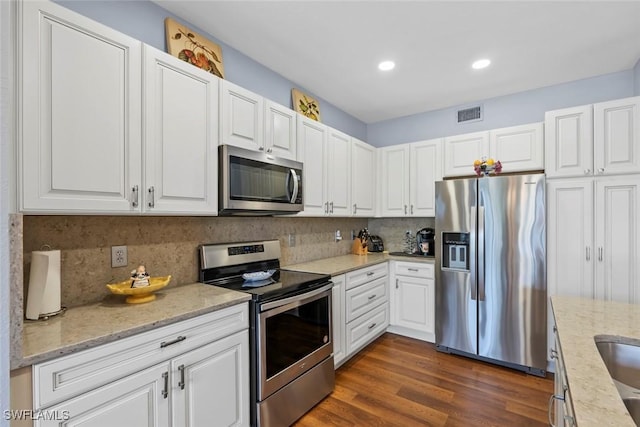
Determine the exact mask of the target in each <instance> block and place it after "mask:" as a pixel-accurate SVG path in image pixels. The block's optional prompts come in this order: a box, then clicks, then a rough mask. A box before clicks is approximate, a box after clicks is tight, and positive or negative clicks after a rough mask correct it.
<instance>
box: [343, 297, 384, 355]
mask: <svg viewBox="0 0 640 427" xmlns="http://www.w3.org/2000/svg"><path fill="white" fill-rule="evenodd" d="M388 324H389V306H388V304H386V303H384V304H382V305H380V306H379V307H377V308H375V309H373V310H371V311H370V312H369V313H367V314H365V315H363V316H361V317H359V318H358V319H356V320H354V321H353V322H351V323H349V324H347V354H349V355H352V354H353V353H355V352H356V351H358V350H360V349H361V348H362V347H364V346H365V345H367V344H368V343H369V342H371V340H373V339H374V338H375V337H377V336H378V335H380V334H382V333H383V332H384V331H385V329H386V328H387V325H388Z"/></svg>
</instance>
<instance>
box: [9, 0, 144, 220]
mask: <svg viewBox="0 0 640 427" xmlns="http://www.w3.org/2000/svg"><path fill="white" fill-rule="evenodd" d="M18 5H19V13H20V15H19V16H20V17H19V37H20V42H21V50H20V55H19V60H20V63H21V66H20V69H21V72H22V74H21V75H20V76H19V78H18V83H19V86H20V91H19V102H20V104H21V106H20V108H18V114H19V123H20V127H19V129H18V140H19V144H18V155H19V163H18V181H19V189H20V191H19V194H20V196H21V198H20V209H21V210H22V211H24V212H53V213H57V212H78V213H80V212H86V213H92V212H97V213H101V212H111V213H128V212H139V211H140V204H141V201H140V191H141V177H142V171H141V123H142V121H141V96H140V94H141V92H142V90H141V74H142V73H141V56H142V55H141V43H140V42H139V41H137V40H134V39H132V38H130V37H128V36H125V35H124V34H121V33H119V32H117V31H114V30H112V29H110V28H108V27H106V26H104V25H101V24H98V23H96V22H94V21H92V20H90V19H87V18H85V17H83V16H81V15H79V14H76V13H74V12H71V11H69V10H68V9H65V8H64V7H62V6H59V5H57V4H54V3H50V2H36V1H25V2H19V3H18ZM80 58H81V61H80ZM79 64H81V65H79Z"/></svg>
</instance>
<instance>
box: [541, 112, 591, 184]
mask: <svg viewBox="0 0 640 427" xmlns="http://www.w3.org/2000/svg"><path fill="white" fill-rule="evenodd" d="M544 128H545V131H544V132H545V136H544V146H545V148H544V155H545V162H544V164H545V173H546V175H547V178H555V177H572V176H574V177H580V176H585V175H587V176H591V175H593V108H592V106H591V105H583V106H580V107H573V108H565V109H562V110H555V111H547V112H546V113H545V115H544Z"/></svg>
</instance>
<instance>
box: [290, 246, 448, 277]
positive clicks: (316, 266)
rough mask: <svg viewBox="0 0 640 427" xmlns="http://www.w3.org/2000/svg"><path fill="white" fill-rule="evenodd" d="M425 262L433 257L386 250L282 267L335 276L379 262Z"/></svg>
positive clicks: (430, 260) (432, 261)
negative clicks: (413, 255) (397, 254)
mask: <svg viewBox="0 0 640 427" xmlns="http://www.w3.org/2000/svg"><path fill="white" fill-rule="evenodd" d="M391 260H393V261H406V262H426V263H434V262H435V260H434V258H427V257H404V256H394V255H389V254H388V253H386V252H381V253H369V254H367V255H342V256H337V257H333V258H323V259H319V260H316V261H310V262H303V263H300V264H293V265H287V266H284V267H282V268H283V269H285V270H295V271H306V272H308V273H320V274H330V275H332V276H337V275H339V274H343V273H348V272H350V271H353V270H358V269H360V268H364V267H368V266H370V265H375V264H380V263H383V262H387V261H391Z"/></svg>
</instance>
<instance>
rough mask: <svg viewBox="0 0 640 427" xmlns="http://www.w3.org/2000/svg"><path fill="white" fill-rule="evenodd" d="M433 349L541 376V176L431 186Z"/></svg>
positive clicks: (544, 297)
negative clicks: (433, 200)
mask: <svg viewBox="0 0 640 427" xmlns="http://www.w3.org/2000/svg"><path fill="white" fill-rule="evenodd" d="M436 236H437V240H436V345H437V348H438V350H440V351H444V352H449V353H457V354H462V355H465V356H469V357H473V358H476V359H481V360H486V361H489V362H493V363H497V364H500V365H505V366H509V367H512V368H516V369H520V370H523V371H526V372H529V373H532V374H535V375H540V376H544V375H546V367H547V356H546V349H547V338H546V324H547V289H546V270H545V256H546V255H545V177H544V174H533V175H517V176H499V177H487V178H478V179H475V178H474V179H458V180H449V181H441V182H437V183H436Z"/></svg>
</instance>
